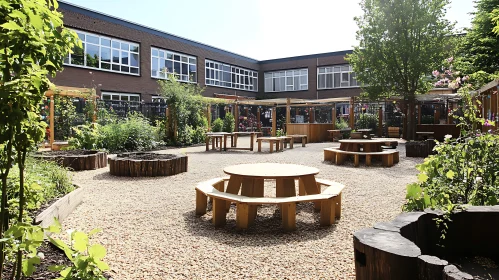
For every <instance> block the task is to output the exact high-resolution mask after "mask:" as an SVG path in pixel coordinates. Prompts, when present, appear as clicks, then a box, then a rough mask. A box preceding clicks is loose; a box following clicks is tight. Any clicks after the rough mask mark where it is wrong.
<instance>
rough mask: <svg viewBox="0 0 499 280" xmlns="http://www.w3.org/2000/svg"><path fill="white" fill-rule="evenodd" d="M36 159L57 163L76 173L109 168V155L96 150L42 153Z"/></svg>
mask: <svg viewBox="0 0 499 280" xmlns="http://www.w3.org/2000/svg"><path fill="white" fill-rule="evenodd" d="M34 158H37V159H43V160H51V161H55V162H57V163H58V164H59V165H61V166H64V167H68V168H71V169H73V170H74V171H80V170H93V169H98V168H103V167H106V166H107V153H105V152H100V151H95V150H67V151H50V152H42V153H38V154H36V155H35V156H34Z"/></svg>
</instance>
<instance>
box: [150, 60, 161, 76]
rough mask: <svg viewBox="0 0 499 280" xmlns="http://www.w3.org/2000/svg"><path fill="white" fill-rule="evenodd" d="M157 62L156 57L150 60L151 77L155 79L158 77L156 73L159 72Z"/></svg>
mask: <svg viewBox="0 0 499 280" xmlns="http://www.w3.org/2000/svg"><path fill="white" fill-rule="evenodd" d="M158 63H159V61H158V59H157V58H156V57H153V58H152V62H151V76H153V77H157V76H158V71H159V65H158Z"/></svg>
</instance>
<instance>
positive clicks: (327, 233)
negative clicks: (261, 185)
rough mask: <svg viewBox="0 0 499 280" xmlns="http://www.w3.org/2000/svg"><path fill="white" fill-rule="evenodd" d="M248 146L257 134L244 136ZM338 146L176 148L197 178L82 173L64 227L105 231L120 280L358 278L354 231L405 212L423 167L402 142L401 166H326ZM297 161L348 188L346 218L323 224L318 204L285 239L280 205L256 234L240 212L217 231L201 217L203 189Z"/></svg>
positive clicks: (264, 210) (270, 186) (265, 213)
mask: <svg viewBox="0 0 499 280" xmlns="http://www.w3.org/2000/svg"><path fill="white" fill-rule="evenodd" d="M238 142H240V143H239V144H240V145H241V146H244V145H246V146H247V145H248V143H249V138H248V137H240V138H239V141H238ZM338 146H339V144H338V143H314V144H308V145H307V147H305V148H303V147H301V145H300V144H295V148H294V149H292V150H287V149H286V150H285V151H284V152H278V153H272V154H270V153H268V151H269V150H268V144H266V143H264V145H263V146H262V150H263V153H258V152H256V145H255V151H254V152H250V151H234V152H232V151H229V152H222V153H220V152H217V151H210V152H205V147H204V146H197V147H189V148H182V149H169V150H164V151H161V152H160V153H186V154H187V155H188V156H189V167H188V172H186V173H181V174H178V175H175V176H171V177H155V178H126V177H115V176H111V175H109V168H102V169H98V170H93V171H82V172H75V173H74V182H75V183H76V184H78V185H80V186H81V187H83V188H85V194H84V197H83V202H82V204H81V205H80V206H79V207H78V208H77V209H76V210H75V211H74V212H73V213H72V214H71V215H70V216H69V217H68V218H67V219H66V220H65V221H64V222H63V228H64V229H65V230H69V229H78V230H83V231H85V232H88V231H90V230H91V229H94V228H100V229H102V232H101V233H99V234H97V235H95V236H94V237H93V238H92V241H95V242H99V243H101V244H102V245H104V246H105V247H106V248H107V256H106V258H105V260H106V261H107V262H108V263H109V265H110V267H111V271H110V274H111V276H112V277H113V278H114V279H119V280H122V279H123V280H128V279H240V278H253V279H354V278H355V264H354V256H353V255H354V254H353V239H352V234H353V233H354V232H355V231H357V230H359V229H362V228H365V227H372V226H373V225H374V224H375V223H377V222H381V221H388V220H391V219H393V218H394V217H395V216H396V215H397V214H399V213H400V212H401V206H402V205H403V203H404V198H405V186H406V185H407V184H408V183H411V182H414V181H416V175H417V170H416V169H415V165H416V164H418V163H421V162H422V159H414V158H406V157H405V147H404V144H403V143H402V144H399V146H398V150H399V151H400V162H399V163H398V164H396V165H394V166H393V167H391V168H384V167H381V165H380V163H376V162H373V166H371V167H366V166H365V165H363V163H362V162H361V166H360V167H358V168H355V167H353V165H352V164H351V163H347V164H346V165H343V166H336V165H334V164H331V163H329V162H324V161H323V148H327V147H338ZM260 162H275V163H290V164H302V165H306V166H311V167H316V168H318V169H319V170H320V173H319V174H318V175H317V178H323V179H328V180H332V181H337V182H339V183H342V184H344V185H345V189H344V190H343V195H342V217H341V220H339V221H337V223H336V224H335V225H333V226H331V227H327V228H322V227H320V226H319V213H314V211H313V205H312V203H301V204H299V205H298V206H297V218H296V222H297V230H296V231H294V232H291V233H286V232H283V230H282V229H281V220H280V217H279V212H278V210H277V207H276V206H262V207H259V209H258V216H257V219H256V222H255V225H254V226H253V227H250V229H248V230H247V231H245V232H239V231H236V223H235V206H234V205H233V206H232V207H231V209H230V211H229V213H228V215H227V225H226V226H225V227H223V228H218V229H215V228H214V227H213V224H212V223H211V204H209V206H208V207H209V211H208V213H207V214H206V215H204V216H202V217H197V216H196V215H195V213H194V209H195V191H194V187H195V186H196V184H197V183H198V182H201V181H205V180H208V179H211V178H216V177H221V176H225V174H224V173H223V168H224V167H225V166H229V165H234V164H243V163H260ZM265 196H275V183H274V182H265Z"/></svg>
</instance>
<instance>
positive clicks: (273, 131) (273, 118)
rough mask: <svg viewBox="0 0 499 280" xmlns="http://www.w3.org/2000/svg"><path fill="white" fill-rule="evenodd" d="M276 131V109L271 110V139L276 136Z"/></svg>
mask: <svg viewBox="0 0 499 280" xmlns="http://www.w3.org/2000/svg"><path fill="white" fill-rule="evenodd" d="M276 129H277V111H276V107H274V108H272V137H275V136H276Z"/></svg>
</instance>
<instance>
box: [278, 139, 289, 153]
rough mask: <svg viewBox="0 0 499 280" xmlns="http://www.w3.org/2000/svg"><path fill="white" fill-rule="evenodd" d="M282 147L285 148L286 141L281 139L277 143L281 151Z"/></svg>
mask: <svg viewBox="0 0 499 280" xmlns="http://www.w3.org/2000/svg"><path fill="white" fill-rule="evenodd" d="M284 146H286V147H287V145H286V141H284V139H283V140H281V141H279V147H280V149H281V151H284ZM278 151H279V150H278Z"/></svg>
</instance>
